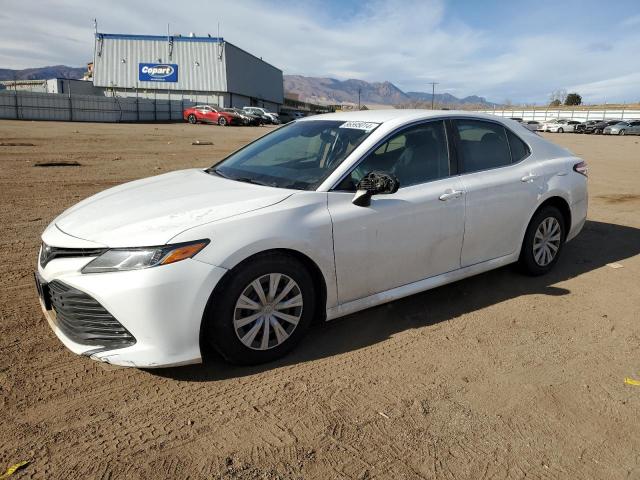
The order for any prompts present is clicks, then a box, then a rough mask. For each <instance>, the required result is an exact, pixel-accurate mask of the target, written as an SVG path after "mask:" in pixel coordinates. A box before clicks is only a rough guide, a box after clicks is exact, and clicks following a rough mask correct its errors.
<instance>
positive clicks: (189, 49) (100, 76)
mask: <svg viewBox="0 0 640 480" xmlns="http://www.w3.org/2000/svg"><path fill="white" fill-rule="evenodd" d="M93 84H94V86H96V87H100V88H104V89H105V90H107V92H109V91H111V92H113V93H114V94H116V95H118V96H140V97H147V98H163V99H166V98H168V99H176V100H178V99H180V98H183V99H185V100H187V99H188V100H191V101H193V102H197V103H208V104H210V105H217V106H220V107H244V106H259V107H265V108H267V109H269V110H273V111H278V110H279V108H280V106H281V105H282V103H283V101H284V87H283V83H282V70H280V69H278V68H276V67H274V66H273V65H270V64H268V63H267V62H264V61H262V60H261V59H260V58H257V57H255V56H253V55H251V54H250V53H247V52H245V51H244V50H242V49H241V48H238V47H236V46H235V45H233V44H231V43H229V42H225V41H224V39H222V38H218V37H196V36H193V35H190V36H185V37H183V36H156V35H120V34H109V33H96V36H95V51H94V65H93Z"/></svg>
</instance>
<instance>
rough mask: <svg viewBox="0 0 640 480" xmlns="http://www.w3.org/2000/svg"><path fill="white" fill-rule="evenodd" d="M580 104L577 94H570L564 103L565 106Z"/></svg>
mask: <svg viewBox="0 0 640 480" xmlns="http://www.w3.org/2000/svg"><path fill="white" fill-rule="evenodd" d="M581 103H582V97H581V96H580V95H579V94H577V93H570V94H569V95H567V98H566V99H565V101H564V104H565V105H580V104H581Z"/></svg>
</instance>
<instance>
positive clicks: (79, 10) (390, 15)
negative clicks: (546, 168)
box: [0, 0, 640, 102]
mask: <svg viewBox="0 0 640 480" xmlns="http://www.w3.org/2000/svg"><path fill="white" fill-rule="evenodd" d="M3 4H4V5H3V12H2V16H0V32H2V33H0V40H1V41H0V67H6V68H25V67H31V66H41V65H45V64H48V65H52V64H59V63H64V64H72V65H82V64H84V63H85V62H86V61H87V60H89V59H90V58H91V57H92V54H93V52H92V48H93V41H92V24H91V19H92V18H94V17H97V18H98V22H99V29H100V31H103V32H109V33H146V34H164V33H165V31H166V24H167V22H170V23H171V31H172V33H178V32H180V33H183V34H186V33H188V32H191V31H194V32H196V33H197V34H206V33H211V34H216V30H217V24H218V22H220V23H221V29H222V32H221V33H222V35H223V36H224V37H225V38H226V39H227V40H229V41H230V42H232V43H235V44H236V45H238V46H240V47H242V48H244V49H246V50H247V51H249V52H251V53H253V54H255V55H257V56H259V57H263V58H264V59H265V60H266V61H268V62H270V63H273V64H274V65H276V66H278V67H280V68H282V69H283V70H284V71H285V73H291V74H302V75H314V76H328V77H337V78H342V79H344V78H361V79H364V80H369V81H383V80H389V81H392V82H394V83H396V84H397V85H398V86H399V87H400V88H402V89H404V90H426V89H427V88H428V86H427V82H430V81H437V82H440V85H439V86H438V88H439V89H440V90H441V91H443V90H444V91H448V92H451V93H453V94H455V95H472V94H478V95H482V96H486V97H488V98H489V99H492V100H494V101H502V100H504V99H506V98H510V99H511V100H513V101H537V102H542V101H545V100H547V97H548V93H549V92H550V91H552V90H555V89H558V88H567V89H569V88H573V87H575V88H576V89H578V91H580V90H579V88H582V87H584V91H582V92H581V93H583V94H584V95H583V96H584V97H585V100H588V101H599V100H603V99H604V97H606V98H607V100H610V101H621V100H637V97H639V96H640V94H639V92H637V90H634V88H633V87H632V86H630V85H627V84H625V83H624V82H619V81H618V80H617V79H619V78H626V76H628V75H631V74H633V73H634V72H637V71H638V70H640V60H638V59H639V58H640V57H639V56H638V55H637V51H638V45H640V40H639V39H640V36H638V34H637V33H636V29H632V28H631V29H626V30H625V29H623V30H625V31H626V32H627V34H626V35H625V37H624V38H621V39H618V41H612V42H610V43H607V44H606V45H605V44H603V42H602V38H601V37H600V36H599V35H595V34H592V33H589V32H585V34H584V35H583V36H582V37H576V35H575V32H574V33H572V34H568V33H566V34H563V33H553V32H552V33H547V34H542V33H527V32H526V31H524V32H523V33H519V34H514V35H512V36H508V37H505V36H504V35H502V34H500V33H498V32H497V31H494V30H492V29H491V25H488V26H487V27H486V28H483V29H479V28H478V27H475V28H473V27H471V26H469V25H466V24H465V23H463V22H462V21H460V20H458V19H455V20H454V21H449V20H448V18H447V12H448V11H447V8H448V6H450V5H451V4H445V3H443V1H441V0H432V1H420V0H408V1H401V0H376V1H374V2H368V3H363V4H362V5H364V6H361V7H360V9H359V10H358V12H357V13H356V14H355V15H352V16H344V15H342V14H341V13H340V10H339V8H338V9H337V11H335V10H331V9H330V8H329V7H327V6H325V4H323V3H319V2H308V1H306V2H295V1H293V0H280V1H278V2H265V1H259V0H244V1H242V2H227V1H220V0H218V1H208V0H194V1H189V2H183V3H181V4H176V3H175V2H168V1H160V0H156V2H154V3H153V4H149V3H148V2H143V1H142V0H128V1H127V0H111V1H109V2H104V1H100V2H99V1H97V0H91V1H89V0H64V1H63V0H55V1H54V0H52V1H49V2H48V4H47V5H46V8H43V5H42V0H19V1H18V0H3ZM151 7H153V8H151ZM334 7H335V5H334ZM634 18H635V17H629V18H628V19H627V20H626V21H625V23H628V22H631V24H634V23H633V22H635V20H634ZM639 21H640V20H639ZM631 24H629V25H631ZM541 31H543V28H541V26H540V25H538V24H536V25H532V27H531V32H541ZM605 47H606V48H605ZM593 85H596V86H597V87H594V86H593ZM588 86H589V87H588ZM601 95H602V96H601Z"/></svg>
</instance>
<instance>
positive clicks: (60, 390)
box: [0, 121, 640, 479]
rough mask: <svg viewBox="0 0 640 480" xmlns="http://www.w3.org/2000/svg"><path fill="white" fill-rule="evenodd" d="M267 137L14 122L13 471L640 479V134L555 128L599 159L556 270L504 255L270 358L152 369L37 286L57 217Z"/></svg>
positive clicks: (7, 194)
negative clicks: (48, 310)
mask: <svg viewBox="0 0 640 480" xmlns="http://www.w3.org/2000/svg"><path fill="white" fill-rule="evenodd" d="M266 130H267V128H266V127H263V128H222V127H215V126H200V125H198V126H191V125H178V124H176V125H101V124H79V123H78V124H75V123H71V124H70V123H49V122H13V121H0V145H1V146H0V206H1V208H0V225H1V227H0V228H1V229H2V230H1V231H2V235H0V272H1V273H0V313H1V318H0V352H1V355H0V393H1V404H0V405H1V415H2V417H1V421H0V473H2V472H3V471H4V469H6V468H7V467H8V466H9V465H12V464H14V463H16V462H19V461H22V460H30V461H31V463H30V465H28V466H27V467H26V468H25V469H24V470H22V471H21V472H19V473H17V474H16V478H46V479H59V478H60V479H68V478H99V479H115V478H127V479H132V478H133V479H135V478H192V479H199V478H239V479H245V478H247V479H248V478H265V479H280V478H283V479H298V478H304V479H308V478H318V479H328V478H354V479H372V478H380V479H382V478H385V479H386V478H394V479H400V478H402V479H404V478H407V479H409V478H459V479H460V478H473V479H489V478H495V479H500V478H523V477H527V478H572V479H589V478H600V479H640V387H639V386H633V385H628V384H625V383H624V379H625V377H632V378H636V379H640V256H639V255H638V254H639V253H640V182H639V181H638V178H639V177H640V137H621V138H618V137H602V136H580V135H572V134H549V135H548V138H550V139H551V140H553V141H555V142H557V143H559V144H561V145H564V146H567V147H569V148H570V149H572V150H573V151H574V152H575V153H576V154H578V155H581V156H582V157H584V158H585V159H586V160H587V161H588V162H589V166H590V169H591V170H590V180H589V183H590V211H589V220H588V222H587V224H586V227H585V229H584V231H583V232H582V234H581V235H580V236H579V237H578V238H576V239H575V240H574V241H572V242H571V243H569V244H568V245H567V248H566V249H565V251H564V254H563V257H562V258H561V259H560V262H559V263H558V265H557V266H556V268H555V270H554V271H553V272H552V273H551V274H549V275H547V276H544V277H540V278H528V277H524V276H521V275H520V274H518V273H517V272H515V271H514V270H513V269H512V268H510V267H508V268H502V269H500V270H497V271H493V272H490V273H486V274H483V275H480V276H477V277H474V278H471V279H467V280H465V281H462V282H458V283H455V284H452V285H448V286H445V287H441V288H438V289H435V290H432V291H430V292H426V293H423V294H420V295H416V296H413V297H411V298H408V299H405V300H402V301H397V302H393V303H391V304H388V305H385V306H381V307H377V308H373V309H370V310H367V311H364V312H360V313H358V314H355V315H351V316H349V317H346V318H343V319H340V320H336V321H334V322H330V323H327V324H322V325H317V326H315V327H314V328H313V329H312V330H311V332H310V334H309V335H308V336H307V337H306V339H305V340H304V341H303V343H302V344H301V345H300V347H299V348H298V349H297V351H296V352H294V353H293V354H291V355H289V356H288V357H286V358H285V359H283V360H281V361H279V362H277V363H274V364H269V365H265V366H260V367H252V368H240V367H232V366H229V365H227V364H225V363H223V362H222V361H221V360H219V359H217V358H215V357H211V358H210V359H208V360H207V362H206V363H205V364H203V365H195V366H189V367H182V368H175V369H169V370H146V371H145V370H137V369H125V368H115V367H108V366H103V365H102V364H100V363H97V362H94V361H92V360H89V359H87V358H84V357H79V356H75V355H73V354H72V353H70V352H69V351H67V350H66V349H65V348H64V347H63V345H62V344H61V343H60V342H59V341H58V340H57V339H56V338H55V336H54V335H53V333H52V332H51V331H50V329H49V327H48V325H47V323H46V322H45V320H44V319H43V316H42V314H41V312H40V308H39V306H38V301H37V297H36V292H35V289H34V286H33V280H32V271H33V270H34V266H35V262H36V254H37V249H38V246H39V235H40V233H41V232H42V231H43V230H44V228H45V226H46V225H47V224H48V223H49V222H50V221H51V220H52V219H53V218H54V217H55V216H56V215H57V214H58V213H60V212H61V211H62V210H64V209H65V208H67V207H69V206H70V205H72V204H74V203H75V202H77V201H78V200H80V199H81V198H84V197H86V196H88V195H91V194H93V193H95V192H98V191H100V190H103V189H105V188H108V187H110V186H112V185H116V184H119V183H122V182H125V181H128V180H133V179H136V178H140V177H145V176H149V175H154V174H157V173H161V172H166V171H168V170H174V169H181V168H187V167H193V166H208V165H211V164H213V163H215V161H216V160H217V159H219V158H221V157H222V156H223V155H224V154H225V153H226V152H228V151H230V150H232V149H234V148H236V147H237V146H239V145H242V144H243V143H245V142H247V141H248V140H250V139H253V138H255V137H257V136H258V135H261V134H262V133H264V132H265V131H266ZM194 140H201V141H212V142H213V143H214V145H211V146H204V145H202V146H193V145H192V141H194ZM10 143H26V144H33V146H7V144H10ZM70 160H75V161H78V162H80V163H81V164H82V165H81V166H78V167H50V168H35V167H34V164H35V163H36V162H42V161H70ZM611 263H619V264H621V265H622V266H623V268H612V267H610V266H607V264H611Z"/></svg>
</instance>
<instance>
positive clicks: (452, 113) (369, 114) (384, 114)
mask: <svg viewBox="0 0 640 480" xmlns="http://www.w3.org/2000/svg"><path fill="white" fill-rule="evenodd" d="M459 116H465V117H474V118H480V119H487V120H493V121H496V120H498V121H500V120H509V121H514V120H510V119H505V118H502V117H498V116H496V115H489V114H485V113H478V112H472V111H466V110H422V109H394V110H392V109H389V110H361V111H356V112H335V113H324V114H321V115H314V116H312V117H305V118H303V119H300V120H299V121H301V122H313V121H317V120H338V121H360V122H374V123H386V122H411V121H414V120H425V119H429V118H442V117H459Z"/></svg>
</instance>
